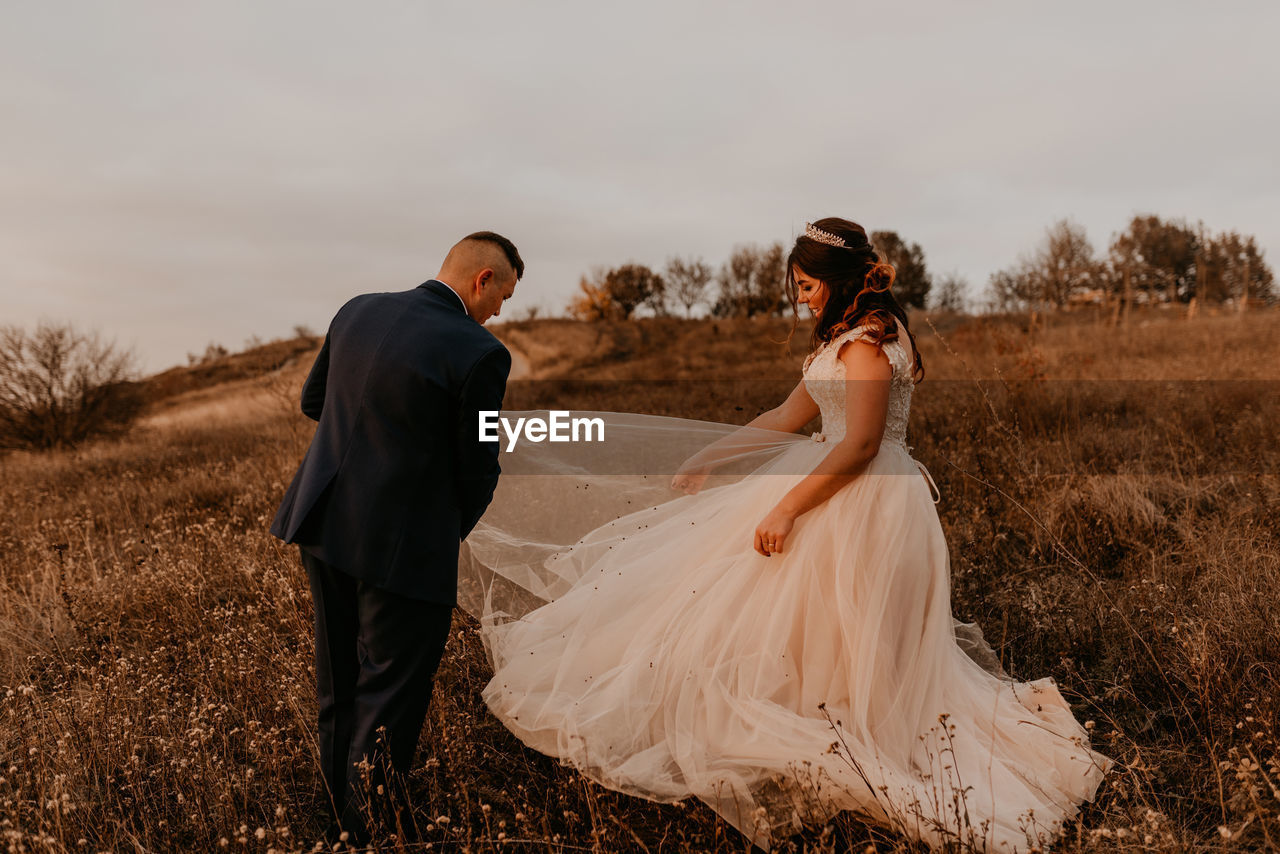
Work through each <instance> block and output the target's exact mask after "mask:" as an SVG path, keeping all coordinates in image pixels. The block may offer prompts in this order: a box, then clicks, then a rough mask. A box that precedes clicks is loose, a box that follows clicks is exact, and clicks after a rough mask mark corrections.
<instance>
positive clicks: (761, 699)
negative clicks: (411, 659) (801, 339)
mask: <svg viewBox="0 0 1280 854" xmlns="http://www.w3.org/2000/svg"><path fill="white" fill-rule="evenodd" d="M862 334H863V330H862V329H860V328H859V329H853V330H850V331H849V332H847V333H845V334H844V335H841V336H839V337H838V338H836V339H835V340H833V341H831V342H828V343H827V344H826V345H824V346H823V347H821V348H820V349H819V350H818V351H817V352H816V353H814V354H812V355H811V356H810V357H809V358H808V359H807V360H806V362H805V367H804V372H803V379H804V382H805V384H806V388H807V390H808V391H809V393H810V395H811V396H812V398H813V399H814V401H815V402H816V403H817V404H818V406H819V409H820V411H821V419H822V432H821V433H816V434H814V436H813V437H805V436H802V435H800V434H791V433H780V432H776V431H769V430H755V429H753V428H739V427H735V426H733V425H724V424H715V423H712V422H704V421H694V420H687V419H678V418H667V417H661V416H645V415H635V414H626V413H575V415H576V416H581V415H594V416H599V417H601V418H602V419H603V420H604V422H605V441H604V442H602V443H599V444H598V445H589V444H587V443H583V442H579V443H576V444H571V445H564V444H561V445H552V444H550V443H541V444H529V443H525V444H524V445H522V446H520V447H519V448H517V449H515V450H514V451H513V452H512V453H509V454H508V453H504V455H503V457H502V466H503V472H504V473H503V475H502V478H501V480H500V483H499V487H498V490H497V492H496V493H495V497H494V501H493V503H492V504H491V505H490V510H489V512H488V513H487V514H486V516H485V517H484V519H483V520H482V521H481V522H480V524H479V525H478V526H477V527H476V529H475V530H474V531H473V532H472V534H471V536H470V537H469V538H468V539H467V541H466V542H465V543H464V548H463V558H462V561H461V563H460V573H461V578H460V595H461V604H462V606H463V607H464V608H465V609H467V610H468V611H470V612H471V613H472V614H474V615H475V616H477V617H478V618H479V619H480V622H481V626H482V633H483V636H484V640H485V644H486V648H487V650H488V652H489V655H490V657H491V660H492V663H493V668H494V675H493V679H492V681H491V682H490V683H489V684H488V686H487V687H486V688H485V691H484V698H485V700H486V702H487V703H488V705H489V707H490V709H492V711H493V713H494V714H495V715H496V716H497V717H498V718H499V719H500V720H501V721H502V722H503V723H504V724H505V725H506V726H507V727H508V728H510V730H511V731H512V732H513V733H515V734H516V735H517V736H518V737H519V738H520V739H521V740H522V741H524V742H525V744H527V745H529V746H530V747H533V748H535V749H537V750H539V751H541V752H543V753H546V754H549V755H551V756H555V757H559V758H560V759H561V760H563V761H564V762H566V763H569V764H572V765H573V766H575V767H577V768H578V769H580V770H581V771H582V773H584V774H585V775H587V776H588V777H590V778H591V779H593V780H595V781H597V782H599V783H600V784H602V785H604V786H607V787H609V788H612V789H616V790H619V791H622V792H627V793H631V794H634V795H638V796H641V797H644V798H649V799H653V800H658V801H665V802H673V801H678V800H682V799H685V798H690V797H696V798H699V799H701V800H702V801H704V802H706V803H707V804H709V805H710V806H711V807H712V808H713V809H714V810H716V811H717V812H718V813H719V814H720V815H722V816H723V817H724V818H725V820H726V821H728V822H729V823H731V824H732V825H733V826H734V827H736V828H737V829H738V830H740V831H741V832H742V833H743V834H744V835H745V836H746V837H748V838H749V839H750V840H751V841H752V842H754V843H756V844H757V845H760V846H761V847H763V848H766V849H767V848H769V847H770V845H771V844H773V843H776V842H777V841H778V840H779V839H780V838H782V837H784V836H786V835H790V834H793V833H795V832H797V831H799V830H800V829H801V828H802V826H804V825H806V824H814V823H821V822H823V821H825V820H827V819H829V818H830V817H832V816H833V815H834V814H836V813H837V812H839V811H842V810H850V811H853V812H855V813H857V814H859V815H861V816H862V817H864V818H866V819H868V820H870V821H873V822H877V823H879V824H882V825H886V826H889V827H891V828H893V829H895V830H897V831H899V832H901V833H903V834H905V835H907V836H909V837H911V838H913V839H921V840H924V841H926V842H928V843H930V844H933V845H942V844H944V843H947V842H953V843H954V842H957V841H958V842H961V843H962V844H966V845H968V846H970V847H972V848H973V849H976V850H979V851H1026V850H1028V849H1029V848H1030V847H1032V846H1035V845H1044V844H1046V843H1048V842H1050V841H1051V840H1052V838H1053V837H1054V835H1056V833H1057V831H1058V830H1059V828H1060V823H1061V822H1062V821H1063V820H1064V819H1067V818H1069V817H1071V816H1073V815H1075V813H1076V812H1077V810H1078V807H1079V804H1080V803H1081V802H1082V801H1084V800H1091V799H1092V798H1093V796H1094V794H1095V792H1096V790H1097V788H1098V786H1099V784H1100V782H1101V780H1102V778H1103V775H1104V772H1105V771H1106V769H1107V768H1108V767H1109V766H1110V764H1111V762H1110V760H1109V759H1107V758H1106V757H1104V756H1102V755H1101V754H1098V753H1096V752H1094V751H1093V750H1091V749H1090V748H1089V743H1088V734H1087V732H1086V730H1085V728H1084V727H1083V726H1081V725H1080V724H1079V723H1078V722H1077V721H1076V719H1075V717H1074V716H1073V714H1072V712H1071V709H1070V706H1069V705H1068V703H1067V702H1066V700H1065V699H1064V698H1063V696H1062V695H1061V694H1060V693H1059V691H1058V688H1057V687H1056V685H1055V683H1054V681H1053V680H1052V679H1051V678H1047V677H1046V678H1042V679H1037V680H1034V681H1030V682H1017V681H1013V680H1012V679H1010V678H1009V677H1008V676H1007V675H1006V674H1005V673H1004V672H1003V670H1001V669H1000V667H999V664H998V663H997V662H996V661H995V659H994V656H993V655H991V652H990V647H989V646H987V645H986V643H985V642H983V641H982V640H981V635H980V632H977V630H976V627H973V626H971V625H969V624H963V623H958V622H956V621H955V620H954V619H953V617H952V614H951V608H950V599H949V597H950V581H949V557H948V552H947V545H946V541H945V539H944V536H943V532H942V528H941V525H940V523H939V519H938V515H937V512H936V509H935V506H934V505H935V500H934V498H933V494H932V492H933V491H932V486H933V482H932V479H931V478H928V473H927V472H926V471H925V470H924V468H923V466H920V465H919V464H918V463H917V462H916V461H915V460H914V459H913V458H912V457H911V455H910V453H909V448H908V447H907V445H906V444H905V440H906V427H907V416H908V413H909V411H910V405H911V394H912V388H913V383H912V377H911V369H912V357H911V353H910V351H909V347H910V343H909V342H908V341H904V340H899V341H892V342H888V343H887V344H885V345H884V352H885V354H886V356H887V357H888V358H889V361H890V364H891V365H892V369H893V378H892V381H891V391H890V397H889V407H888V418H887V423H886V427H885V432H884V439H883V442H882V444H881V446H880V449H879V452H878V454H877V456H876V457H875V458H874V459H873V460H872V461H871V463H870V465H869V467H868V468H867V469H866V470H865V472H864V473H863V474H862V475H860V476H859V477H857V478H856V479H855V480H853V481H852V482H851V483H849V484H847V485H846V486H844V487H843V488H842V489H840V491H838V492H837V493H836V494H835V495H833V496H832V497H831V498H830V499H828V500H827V501H826V502H824V503H822V504H820V505H818V506H817V507H815V508H814V509H812V510H810V511H809V512H807V513H805V514H803V515H801V516H800V517H799V518H798V519H797V520H796V523H795V527H794V528H793V530H792V532H791V534H790V536H789V537H788V539H787V540H786V542H785V544H784V551H783V552H781V553H776V554H774V555H772V556H771V557H765V556H763V555H761V554H759V553H757V552H755V551H754V550H753V548H752V536H753V532H754V530H755V527H756V525H757V524H758V523H759V522H760V520H761V519H763V517H764V516H765V515H766V514H767V513H768V512H769V510H771V509H772V508H773V507H774V505H775V504H776V503H777V502H778V500H779V499H780V498H782V496H783V495H785V494H786V493H787V492H788V491H789V490H790V489H791V488H792V486H794V485H795V484H796V483H797V482H799V481H800V480H801V479H802V478H803V477H804V476H805V474H807V473H808V472H809V471H811V470H812V469H813V468H814V467H815V466H816V465H817V464H818V462H819V461H820V460H821V459H822V457H823V456H824V455H825V454H826V453H827V452H828V451H829V450H830V448H831V447H832V443H834V442H836V441H838V440H839V439H840V438H841V436H842V434H843V431H844V424H845V396H846V394H856V393H857V389H856V388H855V387H856V386H857V384H856V383H848V384H846V383H845V381H844V365H843V363H842V362H841V361H840V360H839V359H838V358H837V355H838V350H839V347H840V345H841V344H842V343H843V342H845V341H850V340H854V339H856V338H858V337H859V336H861V335H862ZM503 414H504V416H505V417H517V416H525V415H529V414H530V413H510V412H504V413H503ZM610 431H612V432H610ZM715 440H720V441H721V444H726V443H727V444H729V445H732V446H733V447H734V450H733V452H732V453H731V455H730V456H729V457H728V458H727V460H726V462H725V463H723V464H722V466H721V468H719V469H717V470H716V473H715V474H713V475H712V476H711V478H710V479H709V480H708V482H707V484H706V485H705V487H704V488H703V489H702V490H701V491H700V492H698V493H697V494H694V495H683V494H680V493H676V492H674V491H673V490H672V489H671V487H670V485H669V483H670V479H671V474H672V473H673V472H674V471H675V469H676V467H677V466H678V464H679V462H680V461H682V460H684V459H685V458H686V457H687V456H689V455H690V453H691V452H692V451H695V450H697V449H698V448H700V447H703V446H705V445H706V444H708V443H709V442H711V441H715ZM735 443H736V444H735ZM673 496H675V497H673Z"/></svg>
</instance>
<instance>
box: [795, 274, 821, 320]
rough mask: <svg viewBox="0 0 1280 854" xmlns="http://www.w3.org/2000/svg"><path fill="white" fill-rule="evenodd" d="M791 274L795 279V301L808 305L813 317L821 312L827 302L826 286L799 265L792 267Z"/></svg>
mask: <svg viewBox="0 0 1280 854" xmlns="http://www.w3.org/2000/svg"><path fill="white" fill-rule="evenodd" d="M791 275H792V277H793V278H795V281H796V291H797V293H796V302H797V303H799V304H800V305H807V306H809V311H811V312H813V316H814V317H817V316H818V315H820V314H822V307H823V306H824V305H826V302H827V286H826V285H825V284H824V283H823V282H820V281H818V280H817V279H815V278H813V277H812V276H810V275H809V274H808V273H806V272H804V271H803V270H801V269H800V268H799V267H792V268H791Z"/></svg>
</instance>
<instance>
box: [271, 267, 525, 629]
mask: <svg viewBox="0 0 1280 854" xmlns="http://www.w3.org/2000/svg"><path fill="white" fill-rule="evenodd" d="M510 371H511V354H510V353H509V352H508V351H507V348H506V347H504V346H503V345H502V342H500V341H499V340H498V339H497V338H495V337H494V336H493V334H492V333H490V332H489V331H487V330H486V329H485V328H484V327H483V326H482V325H480V324H479V323H477V322H476V321H474V320H472V319H471V317H470V316H469V315H468V314H467V312H466V309H465V308H464V307H463V304H462V300H461V299H460V298H459V297H458V295H457V294H456V293H453V292H452V291H451V290H450V288H449V286H448V285H446V284H444V283H443V282H439V281H436V280H434V279H433V280H431V281H428V282H426V283H424V284H422V285H420V286H418V287H417V288H414V289H413V290H411V291H403V292H400V293H383V294H364V295H362V296H358V297H355V298H354V299H352V300H351V301H350V302H348V303H347V304H346V305H344V306H343V307H342V308H341V309H339V310H338V313H337V315H336V316H335V317H334V318H333V322H332V324H330V326H329V332H328V334H327V335H326V336H325V340H324V347H323V348H322V349H321V350H320V355H319V356H318V357H317V358H316V362H315V365H314V366H313V367H312V369H311V374H310V375H309V376H308V377H307V381H306V384H305V385H304V386H303V387H302V411H303V412H304V413H305V414H306V415H307V416H308V417H309V418H312V419H314V420H316V421H319V422H320V423H319V425H318V426H317V428H316V433H315V437H314V438H313V439H312V440H311V447H309V448H308V449H307V454H306V457H304V458H303V460H302V465H301V466H300V467H299V468H298V472H297V474H296V475H294V478H293V482H292V483H291V484H289V489H288V491H287V492H286V493H285V496H284V501H283V502H282V503H281V505H280V510H279V512H277V513H276V518H275V521H274V522H273V523H272V525H271V533H272V534H274V535H275V536H277V537H279V538H280V539H282V540H284V541H285V542H288V543H297V544H299V545H300V546H301V547H302V548H304V549H306V550H307V551H308V552H311V553H312V554H314V555H315V556H316V557H318V558H320V559H321V560H323V561H325V562H326V563H328V564H331V565H332V566H334V567H337V568H338V569H340V570H342V571H344V572H346V573H348V574H350V575H353V576H355V577H356V578H359V579H362V580H364V581H366V582H368V583H369V584H371V585H373V586H374V587H378V588H381V589H384V590H389V591H391V592H393V593H399V594H402V595H404V596H409V597H412V598H415V599H422V600H426V601H431V602H438V603H441V604H447V605H455V604H457V592H458V591H457V588H458V545H459V542H460V541H461V540H463V539H465V538H466V536H467V534H469V533H470V532H471V529H472V528H473V527H475V524H476V522H478V521H479V520H480V517H481V515H483V514H484V511H485V508H487V507H488V506H489V502H490V500H491V499H492V498H493V490H494V488H495V487H496V486H497V483H498V474H499V472H500V467H499V465H498V450H499V446H498V443H496V442H480V441H478V439H477V432H478V424H477V412H478V410H482V409H487V410H497V409H501V407H502V397H503V394H504V393H505V392H506V384H507V375H508V374H509V373H510Z"/></svg>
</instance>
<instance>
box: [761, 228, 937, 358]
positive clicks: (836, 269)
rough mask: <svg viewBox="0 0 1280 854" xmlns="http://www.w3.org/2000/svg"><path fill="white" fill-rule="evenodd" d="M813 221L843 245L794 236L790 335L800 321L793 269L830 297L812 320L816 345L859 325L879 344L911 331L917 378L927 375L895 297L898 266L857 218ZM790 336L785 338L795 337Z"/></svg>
mask: <svg viewBox="0 0 1280 854" xmlns="http://www.w3.org/2000/svg"><path fill="white" fill-rule="evenodd" d="M813 225H814V226H816V227H817V228H820V229H821V230H823V231H825V232H827V233H828V234H833V235H835V236H836V237H839V238H840V239H841V240H843V241H844V244H845V245H844V246H832V245H831V244H829V243H823V242H822V241H819V240H814V239H813V238H812V237H809V236H808V235H807V234H801V235H800V236H799V237H797V238H796V244H795V246H794V247H792V249H791V254H790V255H788V256H787V279H786V291H787V299H788V300H790V302H791V309H792V311H793V312H794V313H795V321H796V322H795V323H793V324H792V326H791V335H794V334H795V331H796V326H797V325H798V324H799V320H800V311H799V303H798V302H797V297H798V295H799V289H798V287H797V285H796V278H795V271H796V270H797V269H799V270H800V271H802V272H803V273H804V274H805V275H807V276H810V277H812V278H814V279H817V280H819V281H820V282H822V283H823V284H824V285H826V290H827V301H826V304H824V305H823V307H822V311H821V313H820V314H819V315H818V322H817V323H815V324H814V327H813V336H812V340H811V341H810V346H811V348H812V349H814V350H816V349H818V347H820V346H821V345H822V344H824V343H826V342H827V341H830V340H832V339H833V338H835V337H836V336H838V335H840V334H842V333H844V332H847V331H848V330H850V329H853V328H855V327H858V326H863V327H866V328H867V331H868V334H869V337H870V338H871V340H872V341H873V342H874V343H875V344H876V346H878V347H882V346H883V345H884V344H885V343H886V342H888V341H894V340H897V338H898V335H899V334H900V333H901V332H906V333H907V338H908V339H909V340H910V341H911V351H912V353H913V354H914V357H915V367H914V370H913V371H912V375H913V376H914V377H915V381H916V382H919V381H920V380H922V379H924V363H923V362H921V360H920V351H919V350H918V349H917V348H916V339H915V336H914V335H912V334H911V328H910V326H909V325H908V323H907V313H906V312H905V311H904V310H903V309H902V306H901V305H899V303H898V300H897V299H896V298H894V296H893V292H892V290H891V288H892V286H893V280H894V277H895V276H896V274H897V273H896V271H895V270H894V268H893V265H892V264H889V263H887V262H886V261H885V260H884V259H883V258H882V257H881V256H880V253H879V252H877V251H876V248H875V247H874V246H873V245H872V244H871V240H870V239H869V238H868V237H867V232H866V230H865V229H864V228H863V227H862V226H860V225H858V224H857V223H856V222H850V221H849V220H847V219H840V218H839V217H824V218H823V219H820V220H816V221H815V222H814V223H813ZM791 335H788V336H787V340H788V341H789V340H791Z"/></svg>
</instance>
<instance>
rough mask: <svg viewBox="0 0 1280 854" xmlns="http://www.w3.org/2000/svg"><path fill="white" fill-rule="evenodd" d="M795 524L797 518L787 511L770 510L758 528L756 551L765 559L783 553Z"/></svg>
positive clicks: (779, 509) (777, 508)
mask: <svg viewBox="0 0 1280 854" xmlns="http://www.w3.org/2000/svg"><path fill="white" fill-rule="evenodd" d="M795 524H796V517H795V516H794V515H793V514H791V513H789V512H787V511H786V510H783V509H781V508H779V507H775V508H773V509H772V510H770V511H769V515H768V516H765V517H764V519H763V520H762V521H761V522H760V524H759V525H757V526H756V539H755V548H756V551H758V552H759V553H760V554H762V555H764V556H765V557H768V556H769V555H771V554H773V553H774V552H781V551H782V547H783V544H784V543H785V542H786V539H787V537H788V536H789V535H790V534H791V529H792V528H793V527H795Z"/></svg>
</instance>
